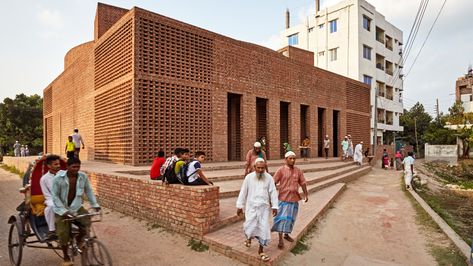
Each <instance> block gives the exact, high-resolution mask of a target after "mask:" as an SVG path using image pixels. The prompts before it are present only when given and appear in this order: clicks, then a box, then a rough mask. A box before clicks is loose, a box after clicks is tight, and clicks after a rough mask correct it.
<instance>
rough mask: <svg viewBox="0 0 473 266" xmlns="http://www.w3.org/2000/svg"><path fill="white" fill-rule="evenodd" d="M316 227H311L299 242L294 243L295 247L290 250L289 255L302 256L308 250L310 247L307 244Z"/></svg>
mask: <svg viewBox="0 0 473 266" xmlns="http://www.w3.org/2000/svg"><path fill="white" fill-rule="evenodd" d="M315 229H316V226H315V225H313V226H312V227H311V228H309V230H308V231H307V233H306V234H305V235H304V236H302V237H301V239H300V240H298V241H297V242H296V245H295V246H294V247H293V248H292V249H291V253H292V254H294V255H302V254H304V253H305V252H307V251H308V250H310V245H309V244H308V242H309V240H310V239H311V238H312V237H313V236H314V235H313V233H314V232H315Z"/></svg>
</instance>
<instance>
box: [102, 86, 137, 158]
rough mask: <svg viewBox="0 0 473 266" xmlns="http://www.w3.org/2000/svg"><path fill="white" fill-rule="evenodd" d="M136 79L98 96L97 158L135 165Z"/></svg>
mask: <svg viewBox="0 0 473 266" xmlns="http://www.w3.org/2000/svg"><path fill="white" fill-rule="evenodd" d="M132 90H133V88H132V82H131V81H126V82H124V83H122V84H119V85H118V86H116V87H114V88H112V89H110V90H107V91H105V92H103V93H101V94H98V95H97V96H95V117H94V118H95V160H103V161H112V162H115V163H122V164H131V163H132V160H133V157H132V152H133V144H132Z"/></svg>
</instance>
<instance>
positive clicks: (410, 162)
mask: <svg viewBox="0 0 473 266" xmlns="http://www.w3.org/2000/svg"><path fill="white" fill-rule="evenodd" d="M407 155H408V156H407V157H406V158H404V160H403V161H402V168H403V169H404V182H405V183H406V189H410V188H411V182H412V177H413V176H414V158H413V157H412V156H414V153H413V152H411V151H410V152H408V153H407Z"/></svg>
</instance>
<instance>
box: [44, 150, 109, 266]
mask: <svg viewBox="0 0 473 266" xmlns="http://www.w3.org/2000/svg"><path fill="white" fill-rule="evenodd" d="M80 165H81V162H80V160H79V159H78V158H76V157H73V158H70V159H69V160H68V161H67V171H63V172H60V173H58V174H57V175H56V177H55V178H54V183H53V189H52V194H53V195H52V196H53V202H54V213H55V222H56V234H57V236H58V240H59V243H60V245H61V248H62V252H63V253H64V263H63V265H73V264H72V262H71V258H70V257H69V255H68V254H67V249H68V243H69V240H70V235H71V221H70V220H68V219H70V218H72V217H73V216H75V215H81V214H87V213H88V212H87V210H86V209H85V208H84V207H83V206H82V205H83V200H82V196H83V194H84V193H85V194H86V195H87V198H88V200H89V202H90V206H91V207H92V208H94V209H95V210H96V211H97V212H98V211H100V206H99V204H98V203H97V200H96V198H95V195H94V191H93V189H92V186H91V185H90V182H89V178H88V177H87V175H86V174H85V173H83V172H79V170H80ZM74 224H76V225H77V226H78V227H79V234H78V235H77V239H76V240H77V243H78V246H79V247H81V246H82V243H83V240H84V237H85V236H86V235H87V234H88V232H89V228H90V224H91V222H90V217H88V216H86V217H82V218H79V219H76V220H75V221H74Z"/></svg>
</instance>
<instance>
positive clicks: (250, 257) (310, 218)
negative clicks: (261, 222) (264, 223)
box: [204, 183, 345, 265]
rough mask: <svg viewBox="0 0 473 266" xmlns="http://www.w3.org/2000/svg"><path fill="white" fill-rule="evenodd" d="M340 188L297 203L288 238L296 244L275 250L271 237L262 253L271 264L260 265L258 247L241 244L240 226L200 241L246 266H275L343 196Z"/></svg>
mask: <svg viewBox="0 0 473 266" xmlns="http://www.w3.org/2000/svg"><path fill="white" fill-rule="evenodd" d="M344 188H345V184H344V183H337V184H334V185H332V186H330V187H327V188H324V189H322V190H320V191H318V192H317V193H312V194H310V195H309V202H307V203H300V205H299V214H298V217H297V221H296V224H295V226H294V230H293V232H292V234H291V236H292V237H293V238H294V239H296V241H295V242H293V243H289V242H287V241H286V242H285V247H284V249H282V250H280V249H278V247H277V242H278V241H277V234H276V233H273V234H272V241H271V243H270V244H269V246H268V247H266V248H265V252H266V253H267V254H268V255H269V256H270V257H271V260H270V261H269V262H267V263H262V262H261V259H260V258H259V256H258V252H257V251H258V243H257V241H256V240H254V241H253V243H252V246H251V247H250V248H247V247H246V246H245V245H244V244H243V242H244V241H245V236H244V234H243V222H238V223H234V224H232V225H230V226H227V227H225V228H222V229H220V230H218V231H215V232H212V233H209V234H207V235H205V236H204V241H205V242H206V243H207V244H208V245H209V247H210V249H212V250H214V251H216V252H219V253H222V254H224V255H226V256H228V257H230V258H233V259H237V260H239V261H241V262H243V263H246V264H249V265H276V264H277V262H278V261H280V260H281V259H282V258H283V256H284V255H286V254H287V253H288V252H289V251H290V250H291V249H292V248H293V247H294V246H295V245H296V243H297V240H300V239H301V237H303V236H304V235H305V234H306V233H307V231H308V230H309V229H310V228H311V227H312V226H313V225H314V224H315V223H316V222H317V220H318V219H319V218H320V217H321V216H322V215H323V214H324V212H325V211H326V210H327V209H328V208H329V207H330V206H331V205H332V203H333V202H334V201H335V199H336V198H337V197H338V196H339V195H340V194H341V192H343V190H344ZM271 224H272V222H271Z"/></svg>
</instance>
